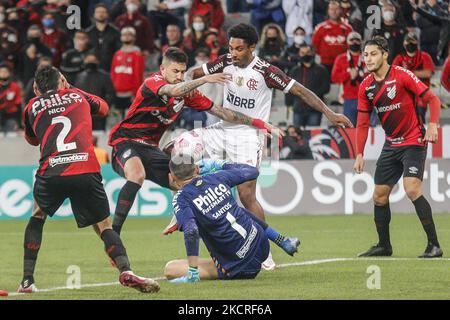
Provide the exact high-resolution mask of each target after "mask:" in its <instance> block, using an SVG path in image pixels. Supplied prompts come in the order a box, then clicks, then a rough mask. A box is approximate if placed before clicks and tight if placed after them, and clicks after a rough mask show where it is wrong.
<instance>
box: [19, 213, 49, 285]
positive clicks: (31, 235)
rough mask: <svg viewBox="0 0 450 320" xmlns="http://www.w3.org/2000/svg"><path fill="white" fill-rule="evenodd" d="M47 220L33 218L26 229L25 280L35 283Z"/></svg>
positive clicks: (24, 244) (24, 246)
mask: <svg viewBox="0 0 450 320" xmlns="http://www.w3.org/2000/svg"><path fill="white" fill-rule="evenodd" d="M44 223H45V220H43V219H39V218H35V217H31V218H30V220H29V221H28V225H27V227H26V229H25V237H24V242H23V248H24V258H23V278H24V279H28V280H31V282H34V279H33V275H34V268H35V266H36V260H37V256H38V253H39V249H40V248H41V242H42V230H43V229H44Z"/></svg>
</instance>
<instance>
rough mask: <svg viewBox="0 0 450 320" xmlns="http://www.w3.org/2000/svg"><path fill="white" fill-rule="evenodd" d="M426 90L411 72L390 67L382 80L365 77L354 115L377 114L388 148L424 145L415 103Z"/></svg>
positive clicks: (422, 131)
mask: <svg viewBox="0 0 450 320" xmlns="http://www.w3.org/2000/svg"><path fill="white" fill-rule="evenodd" d="M427 90H428V87H427V86H426V85H425V84H424V83H423V82H422V81H420V80H419V79H418V78H417V77H416V76H415V75H414V73H412V72H411V71H409V70H407V69H404V68H402V67H399V66H391V67H390V69H389V71H388V73H387V75H386V77H385V78H384V80H382V81H377V80H375V78H374V76H373V74H370V75H368V76H367V77H366V78H365V79H364V80H363V82H362V83H361V85H360V87H359V93H358V112H366V113H371V112H372V110H375V112H376V113H377V114H378V117H379V119H380V122H381V125H382V127H383V129H384V131H385V133H386V141H387V142H388V144H389V145H391V146H394V147H395V146H407V145H420V146H423V145H424V144H425V142H424V141H423V137H424V134H425V130H424V125H423V122H422V120H421V119H420V117H419V115H418V111H417V100H418V98H419V97H421V96H423V95H424V94H425V92H426V91H427Z"/></svg>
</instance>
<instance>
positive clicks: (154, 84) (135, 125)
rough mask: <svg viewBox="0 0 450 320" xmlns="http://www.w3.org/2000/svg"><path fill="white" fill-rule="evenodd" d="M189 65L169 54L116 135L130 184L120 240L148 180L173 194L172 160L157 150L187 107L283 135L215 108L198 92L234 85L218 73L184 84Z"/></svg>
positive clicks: (117, 224)
mask: <svg viewBox="0 0 450 320" xmlns="http://www.w3.org/2000/svg"><path fill="white" fill-rule="evenodd" d="M186 65H187V56H186V54H185V53H184V52H182V51H181V50H180V49H178V48H169V49H167V51H166V52H165V54H164V57H163V61H162V64H161V67H160V72H157V73H154V74H152V75H151V76H150V77H149V78H147V79H146V80H145V81H144V83H143V84H142V86H141V87H140V88H139V90H138V93H137V96H136V99H135V101H134V102H133V104H132V105H131V107H130V110H129V111H128V114H127V116H126V118H125V119H124V120H123V121H122V122H120V123H119V124H117V125H116V126H115V127H114V128H113V129H112V130H111V133H110V138H109V144H110V145H111V146H112V147H113V152H112V157H111V159H112V160H111V161H112V167H113V169H114V171H116V172H117V173H118V174H119V175H120V176H122V177H125V178H126V179H127V182H126V183H125V185H124V186H123V187H122V189H121V191H120V193H119V198H118V201H117V206H116V211H115V214H114V222H113V228H114V230H115V231H116V232H117V233H119V234H120V232H121V229H122V225H123V223H124V222H125V219H126V217H127V216H128V212H129V211H130V208H131V206H132V205H133V202H134V199H135V197H136V194H137V192H138V191H139V189H140V188H141V186H142V184H143V183H144V180H146V179H147V180H151V181H153V182H155V183H157V184H159V185H160V186H162V187H165V188H171V186H170V183H169V161H170V158H169V156H168V155H167V154H165V153H164V152H163V151H161V150H160V149H159V148H158V145H159V141H160V139H161V136H162V135H163V134H164V132H165V131H166V130H167V129H168V128H169V127H170V126H171V125H172V124H173V123H174V122H175V120H176V119H177V118H178V117H179V115H180V114H181V111H182V110H183V108H184V107H189V108H193V109H196V110H201V111H207V112H209V113H211V114H213V115H215V116H216V117H218V118H220V119H223V120H225V121H228V122H231V123H238V124H245V125H252V126H255V127H257V128H261V129H266V130H268V131H269V132H272V131H273V130H277V131H278V132H279V130H278V128H276V127H274V126H271V125H270V124H268V123H265V122H264V121H262V120H260V119H253V118H252V117H249V116H246V115H244V114H242V113H239V112H237V111H234V110H230V109H225V108H222V107H219V106H215V105H214V104H213V102H212V101H211V100H209V99H208V98H207V97H205V96H203V95H202V94H201V93H200V92H199V91H197V90H195V89H196V88H198V87H199V86H201V85H203V84H205V83H220V84H224V83H226V82H227V81H229V80H231V76H230V75H229V74H226V73H217V74H212V75H206V76H203V77H201V78H199V79H196V80H192V81H186V82H184V81H183V79H184V73H185V72H186Z"/></svg>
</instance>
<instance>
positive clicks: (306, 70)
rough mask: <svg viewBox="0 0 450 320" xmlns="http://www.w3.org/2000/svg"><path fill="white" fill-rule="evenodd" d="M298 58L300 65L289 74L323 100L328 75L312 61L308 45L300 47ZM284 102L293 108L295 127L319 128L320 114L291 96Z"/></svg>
mask: <svg viewBox="0 0 450 320" xmlns="http://www.w3.org/2000/svg"><path fill="white" fill-rule="evenodd" d="M299 56H300V59H301V60H300V61H301V63H300V65H298V66H296V67H294V68H293V69H292V70H291V71H290V72H289V74H290V75H291V76H292V78H293V79H295V80H297V81H298V82H299V83H300V84H302V85H303V86H305V87H306V88H308V89H309V90H311V91H312V92H314V93H315V94H316V95H317V96H318V97H319V98H320V99H323V96H324V95H325V94H327V93H328V92H329V91H330V75H329V73H328V71H327V69H326V68H325V67H324V66H323V65H321V64H318V63H316V62H315V61H314V49H313V47H312V46H310V45H307V44H303V45H301V47H300V50H299ZM285 102H286V105H287V106H293V111H294V125H295V126H299V127H306V126H320V123H321V121H322V113H321V112H319V111H316V110H314V109H312V108H311V107H310V106H309V105H308V104H306V103H305V102H304V101H303V100H302V99H300V98H298V97H295V96H293V95H292V94H286V96H285Z"/></svg>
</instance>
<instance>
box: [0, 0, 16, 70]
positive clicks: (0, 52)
mask: <svg viewBox="0 0 450 320" xmlns="http://www.w3.org/2000/svg"><path fill="white" fill-rule="evenodd" d="M19 47H20V44H19V38H18V33H17V31H16V30H15V29H14V28H12V27H11V26H9V25H8V23H7V21H6V7H5V6H3V5H1V4H0V60H5V61H8V62H9V63H11V64H13V62H14V61H15V57H14V55H15V54H17V52H18V50H19Z"/></svg>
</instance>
